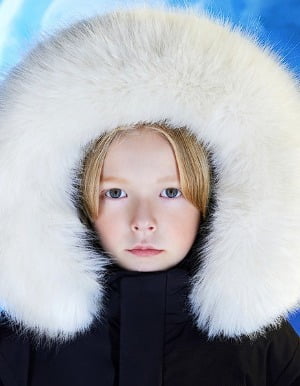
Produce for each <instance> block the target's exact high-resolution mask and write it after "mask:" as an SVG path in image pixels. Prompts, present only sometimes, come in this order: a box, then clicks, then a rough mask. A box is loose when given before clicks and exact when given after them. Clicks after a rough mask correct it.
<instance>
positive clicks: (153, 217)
mask: <svg viewBox="0 0 300 386" xmlns="http://www.w3.org/2000/svg"><path fill="white" fill-rule="evenodd" d="M135 133H136V135H133V136H132V135H129V136H126V137H124V138H123V139H122V140H121V143H112V145H111V147H110V149H109V151H108V153H107V156H106V158H105V161H104V165H103V171H102V176H101V181H100V192H101V193H100V211H99V216H98V218H97V220H96V221H95V223H94V227H95V230H96V231H97V233H98V235H99V237H100V241H101V243H102V246H103V248H104V249H105V250H106V251H107V252H109V253H110V254H111V256H112V258H114V259H115V261H116V262H117V263H118V264H119V265H120V266H122V267H123V268H125V269H128V270H133V271H140V272H142V271H143V272H150V271H161V270H165V269H168V268H170V267H172V266H174V265H176V264H177V263H179V262H180V261H181V260H183V258H184V257H185V256H186V254H187V253H188V251H189V249H190V247H191V246H192V244H193V242H194V240H195V236H196V232H197V229H198V226H199V220H200V212H199V210H198V209H197V208H196V207H194V206H193V205H192V204H191V203H190V202H189V201H187V200H186V199H185V198H183V196H182V194H181V191H180V190H178V191H177V190H176V189H180V185H179V178H178V177H179V175H178V170H177V164H176V160H175V157H174V154H173V150H172V148H171V145H170V144H169V143H168V141H167V140H166V139H164V138H162V137H161V136H160V135H159V134H157V133H154V132H137V131H135ZM170 176H171V178H170V179H167V178H168V177H170ZM107 177H113V178H114V179H115V180H114V181H104V180H105V179H106V178H107ZM164 178H166V181H160V182H159V181H158V180H160V179H164ZM119 179H125V180H126V181H123V180H119ZM170 188H176V189H175V190H174V189H170ZM104 194H106V197H105V196H104ZM137 244H148V245H149V244H150V245H152V246H153V247H154V248H155V249H159V250H163V251H162V252H160V253H159V254H157V255H153V256H138V255H135V254H133V253H131V252H129V251H128V250H129V249H133V248H134V247H135V246H136V245H137Z"/></svg>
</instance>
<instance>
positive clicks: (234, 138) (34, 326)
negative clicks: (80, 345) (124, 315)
mask: <svg viewBox="0 0 300 386" xmlns="http://www.w3.org/2000/svg"><path fill="white" fill-rule="evenodd" d="M0 103H1V104H0V130H1V137H0V138H1V140H0V186H1V190H0V200H1V209H0V210H1V217H0V304H1V305H2V308H3V309H4V310H5V313H6V314H7V315H8V316H9V318H10V320H11V321H12V323H14V324H15V325H18V326H19V325H20V326H22V328H23V330H28V331H34V332H35V333H36V334H38V335H42V334H44V335H45V336H47V337H48V338H49V339H53V338H54V339H57V340H60V339H61V340H65V339H69V338H71V337H74V336H75V335H76V334H77V333H79V332H83V331H85V330H87V329H88V328H89V326H90V325H91V323H92V322H93V320H95V318H98V319H101V317H102V315H103V300H104V295H105V289H106V285H107V281H106V273H107V269H108V265H109V262H108V259H107V256H105V254H104V253H103V251H101V249H100V248H94V247H92V246H91V240H94V241H95V239H94V235H93V233H92V231H91V230H90V229H89V228H88V227H87V226H86V225H85V224H83V223H82V222H81V221H80V219H79V216H78V210H77V207H76V202H75V201H76V200H74V197H76V187H75V186H76V184H74V181H76V170H77V169H78V165H79V164H80V161H81V160H82V158H83V157H84V154H85V151H86V147H87V145H88V144H89V143H90V141H93V140H94V139H96V138H97V137H98V136H99V135H100V134H101V133H103V132H104V131H107V130H110V129H114V128H115V127H116V126H119V125H124V124H132V123H136V122H141V121H144V122H159V121H162V120H164V121H166V122H168V123H169V125H170V126H172V127H180V126H183V125H185V126H186V127H188V128H189V129H190V130H191V131H192V132H193V133H195V135H196V136H197V138H199V139H201V141H202V143H203V144H204V145H205V146H206V148H207V149H208V150H209V152H210V153H211V154H212V159H211V164H212V167H213V168H214V170H215V173H216V178H215V181H214V192H215V193H214V194H215V198H214V200H215V202H214V205H213V210H211V211H210V216H209V220H208V221H207V223H206V224H207V227H204V228H205V235H204V234H203V235H202V236H203V237H202V240H201V243H200V242H199V240H200V238H201V236H200V235H199V238H198V239H197V242H198V244H197V245H198V247H197V248H196V250H195V253H194V259H195V261H196V262H197V266H196V269H194V270H193V274H192V276H191V278H190V280H191V282H190V284H191V290H190V293H189V304H190V310H191V312H192V314H193V317H194V320H195V323H196V325H197V327H198V328H199V330H202V331H206V332H207V334H208V337H209V338H212V337H215V336H221V335H222V336H224V337H239V336H241V335H248V336H251V335H253V334H256V333H258V332H263V331H264V329H265V327H267V326H268V325H273V326H274V327H276V326H278V324H279V323H280V322H281V321H282V318H286V317H287V316H288V314H289V313H290V312H293V311H295V310H296V309H298V308H299V306H300V237H299V218H300V213H299V212H300V202H299V201H300V178H299V163H300V162H299V161H300V155H299V149H300V133H299V123H300V99H299V85H298V83H297V81H296V79H295V77H294V76H293V75H292V74H290V73H289V71H288V70H287V68H286V67H285V65H284V64H283V63H282V60H281V59H280V58H278V57H277V56H276V55H275V54H274V53H272V52H271V51H270V50H269V49H268V48H266V47H262V46H260V45H259V44H258V43H257V41H256V40H255V38H254V37H249V36H246V35H245V34H244V33H242V32H241V31H240V30H238V29H236V28H233V27H232V26H230V25H229V24H228V23H224V22H220V21H218V20H214V19H212V18H211V17H209V16H207V15H205V14H202V13H200V12H195V11H193V10H191V9H188V8H187V9H181V10H179V9H171V8H167V7H160V8H150V7H141V8H135V9H123V10H118V11H114V12H112V13H108V14H104V15H96V16H94V17H92V18H89V19H87V20H82V21H79V22H77V23H75V24H73V25H70V26H68V27H66V28H64V29H62V30H59V31H57V32H55V33H54V34H53V35H49V36H48V37H45V38H44V39H42V40H41V41H40V42H39V43H37V44H36V46H34V47H33V48H32V49H31V51H30V52H29V53H28V54H27V55H26V56H24V58H23V59H22V60H21V62H20V63H19V64H18V65H17V66H16V67H15V68H13V69H12V70H11V72H10V73H9V74H8V75H7V77H6V79H5V81H4V82H3V84H2V86H1V91H0Z"/></svg>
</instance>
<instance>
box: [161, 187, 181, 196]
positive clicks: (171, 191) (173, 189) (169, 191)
mask: <svg viewBox="0 0 300 386" xmlns="http://www.w3.org/2000/svg"><path fill="white" fill-rule="evenodd" d="M164 190H165V191H166V192H167V198H174V197H175V198H177V197H179V196H178V195H177V193H180V196H181V194H182V193H181V191H180V190H179V189H177V188H166V189H164ZM169 193H170V195H169Z"/></svg>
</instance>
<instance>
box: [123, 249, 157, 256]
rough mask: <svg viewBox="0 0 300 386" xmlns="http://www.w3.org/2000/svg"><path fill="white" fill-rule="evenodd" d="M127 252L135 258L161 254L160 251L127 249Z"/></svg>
mask: <svg viewBox="0 0 300 386" xmlns="http://www.w3.org/2000/svg"><path fill="white" fill-rule="evenodd" d="M127 251H128V252H130V253H132V254H134V255H136V256H155V255H158V254H159V253H161V252H162V251H163V250H162V249H127Z"/></svg>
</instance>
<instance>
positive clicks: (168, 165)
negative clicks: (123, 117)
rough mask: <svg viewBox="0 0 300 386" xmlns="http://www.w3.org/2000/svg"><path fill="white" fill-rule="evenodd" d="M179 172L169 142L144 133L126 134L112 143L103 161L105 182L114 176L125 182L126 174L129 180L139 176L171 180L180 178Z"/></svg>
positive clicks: (154, 134) (157, 136)
mask: <svg viewBox="0 0 300 386" xmlns="http://www.w3.org/2000/svg"><path fill="white" fill-rule="evenodd" d="M177 173H178V171H177V164H176V159H175V156H174V152H173V149H172V146H171V145H170V143H169V142H168V141H167V139H165V138H163V137H162V136H161V135H158V134H156V133H155V132H147V133H146V132H145V133H141V134H140V133H138V134H133V135H131V134H130V135H128V136H127V135H125V136H124V137H122V139H121V141H116V142H113V143H112V145H111V146H110V148H109V150H108V152H107V155H106V157H105V160H104V164H103V169H102V177H103V178H102V180H103V181H104V180H106V181H107V180H108V178H110V177H115V178H119V180H120V179H121V178H123V182H125V178H124V176H125V175H126V176H127V177H128V178H129V177H131V176H134V175H136V174H140V175H145V176H153V177H156V179H157V180H158V179H160V180H162V179H167V178H168V179H169V180H171V178H173V179H174V177H175V179H176V178H177V177H178V175H177ZM110 180H111V181H112V179H111V178H110Z"/></svg>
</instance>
